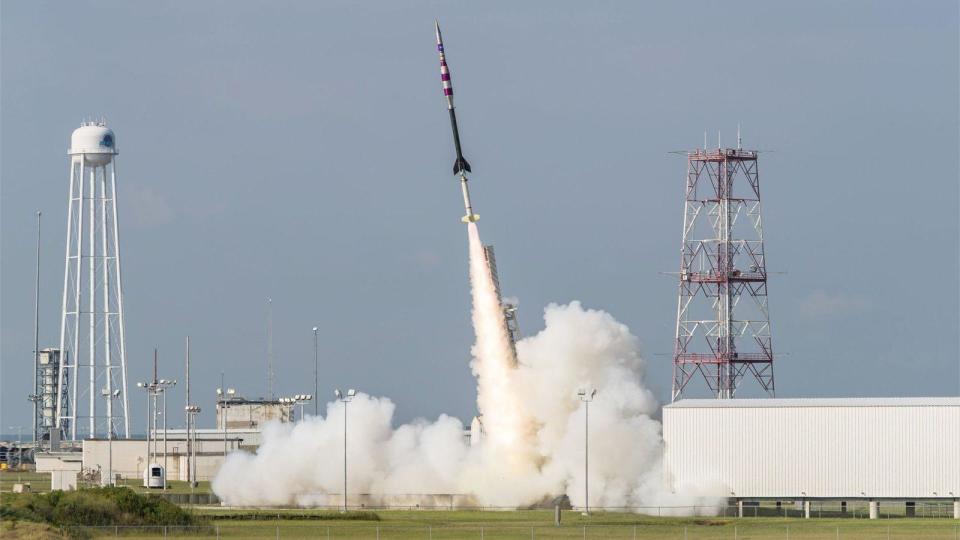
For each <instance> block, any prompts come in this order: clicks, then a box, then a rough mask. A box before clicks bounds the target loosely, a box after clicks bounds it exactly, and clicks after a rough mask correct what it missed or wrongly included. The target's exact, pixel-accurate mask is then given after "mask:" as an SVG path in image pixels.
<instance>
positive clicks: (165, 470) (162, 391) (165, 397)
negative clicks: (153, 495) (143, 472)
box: [160, 388, 169, 491]
mask: <svg viewBox="0 0 960 540" xmlns="http://www.w3.org/2000/svg"><path fill="white" fill-rule="evenodd" d="M160 394H161V399H163V490H164V491H166V490H167V471H168V470H169V469H167V390H166V388H163V389H161V390H160Z"/></svg>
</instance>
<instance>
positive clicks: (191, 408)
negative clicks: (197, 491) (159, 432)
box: [184, 405, 200, 493]
mask: <svg viewBox="0 0 960 540" xmlns="http://www.w3.org/2000/svg"><path fill="white" fill-rule="evenodd" d="M184 410H186V412H187V441H189V442H191V443H192V444H190V445H189V448H190V451H191V452H192V453H193V455H192V456H191V455H190V454H189V453H188V454H187V471H188V473H187V474H188V476H189V478H190V493H193V488H195V487H196V486H197V440H196V437H197V427H196V424H197V415H198V414H200V406H198V405H187V406H186V407H184ZM191 433H192V434H193V435H192V438H191ZM191 467H192V469H191Z"/></svg>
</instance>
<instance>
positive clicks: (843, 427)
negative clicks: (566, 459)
mask: <svg viewBox="0 0 960 540" xmlns="http://www.w3.org/2000/svg"><path fill="white" fill-rule="evenodd" d="M663 435H664V440H665V442H666V465H667V473H668V474H669V475H670V476H671V479H672V482H673V486H674V489H675V490H676V491H678V492H682V491H687V490H695V491H697V492H698V493H701V494H704V491H705V490H706V491H710V492H713V491H715V492H716V493H710V494H712V495H717V496H725V497H734V498H737V499H784V500H800V499H811V498H814V499H816V498H821V499H841V500H845V499H861V500H863V499H870V500H879V499H897V500H916V499H953V500H958V498H960V397H948V398H843V399H728V400H718V399H685V400H681V401H677V402H675V403H672V404H670V405H667V406H665V407H664V408H663Z"/></svg>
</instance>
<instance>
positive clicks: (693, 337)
mask: <svg viewBox="0 0 960 540" xmlns="http://www.w3.org/2000/svg"><path fill="white" fill-rule="evenodd" d="M757 155H758V153H757V152H756V151H753V150H743V149H742V148H741V147H740V144H739V142H738V144H737V148H725V149H724V148H718V149H716V150H706V149H703V150H699V149H698V150H694V151H692V152H688V153H687V178H686V190H685V201H684V212H683V241H682V245H681V252H680V275H679V295H678V300H677V324H676V341H675V343H674V354H673V392H672V400H673V401H676V400H678V399H680V398H681V397H683V393H684V391H685V390H687V388H688V385H689V383H690V382H691V381H692V380H693V379H695V378H697V376H698V375H701V376H702V378H703V379H704V381H705V382H706V385H707V387H708V388H709V390H710V392H711V393H712V394H713V395H714V397H716V398H720V399H729V398H733V397H734V396H735V394H736V392H737V389H738V388H739V387H740V384H741V383H742V382H743V379H745V378H748V377H749V376H752V377H753V378H754V379H756V381H757V382H758V383H759V384H760V387H761V389H762V390H763V391H764V392H765V393H766V394H767V395H768V396H769V397H774V381H773V346H772V342H771V334H770V314H769V309H768V304H767V261H766V254H765V251H764V245H763V226H762V220H761V216H760V179H759V174H758V172H757Z"/></svg>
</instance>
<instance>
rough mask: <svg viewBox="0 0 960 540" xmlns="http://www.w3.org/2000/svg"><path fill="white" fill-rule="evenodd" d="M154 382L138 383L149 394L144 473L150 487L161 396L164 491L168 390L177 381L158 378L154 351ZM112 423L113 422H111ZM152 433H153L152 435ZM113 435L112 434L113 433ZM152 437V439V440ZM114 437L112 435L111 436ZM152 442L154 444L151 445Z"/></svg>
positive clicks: (138, 386)
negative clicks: (158, 403) (151, 464)
mask: <svg viewBox="0 0 960 540" xmlns="http://www.w3.org/2000/svg"><path fill="white" fill-rule="evenodd" d="M153 355H154V356H153V380H152V381H149V382H138V383H137V388H143V389H144V390H145V391H146V393H147V457H146V459H147V462H146V463H145V464H144V466H145V470H146V471H147V472H145V473H144V479H145V485H144V487H150V485H149V481H148V480H147V479H148V478H149V474H150V472H149V470H150V463H151V461H152V459H153V457H154V454H156V449H155V448H154V446H156V445H157V441H156V435H157V397H158V396H159V397H160V398H161V399H162V400H163V411H162V414H163V426H162V427H163V489H167V394H166V390H167V388H170V387H172V386H176V384H177V381H175V380H169V379H158V378H157V353H156V349H154V353H153ZM111 423H112V420H111ZM151 432H153V433H152V434H151ZM111 433H112V432H111ZM151 435H152V439H151ZM111 437H112V434H111ZM151 442H152V443H153V444H152V445H151Z"/></svg>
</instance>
